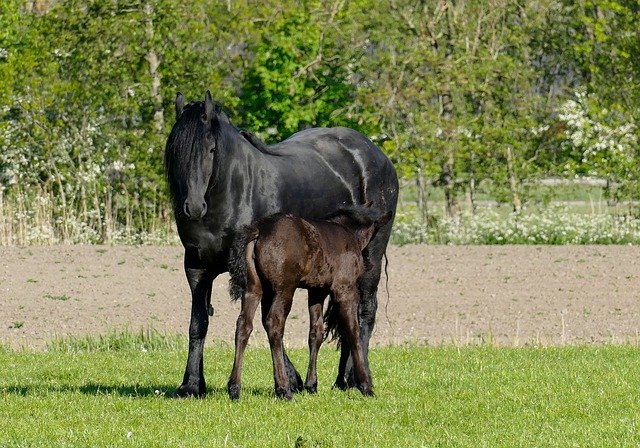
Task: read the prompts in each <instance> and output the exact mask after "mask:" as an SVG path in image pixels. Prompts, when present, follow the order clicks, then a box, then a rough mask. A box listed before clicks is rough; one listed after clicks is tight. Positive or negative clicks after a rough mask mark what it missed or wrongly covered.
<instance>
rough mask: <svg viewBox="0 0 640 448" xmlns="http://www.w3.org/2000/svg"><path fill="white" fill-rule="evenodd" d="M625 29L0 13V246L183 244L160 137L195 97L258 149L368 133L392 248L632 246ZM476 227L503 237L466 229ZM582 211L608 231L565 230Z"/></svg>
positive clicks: (141, 2) (93, 2)
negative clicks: (352, 131)
mask: <svg viewBox="0 0 640 448" xmlns="http://www.w3.org/2000/svg"><path fill="white" fill-rule="evenodd" d="M638 23H640V4H638V2H637V1H636V0H542V1H539V2H515V1H512V0H477V1H465V0H387V1H371V0H349V1H347V0H338V1H335V2H322V1H313V0H309V1H302V0H300V1H294V0H278V1H274V0H267V1H249V0H243V1H240V0H226V1H220V0H190V1H187V2H172V1H169V0H27V1H25V0H5V1H3V2H2V4H0V244H38V243H46V244H48V243H56V242H83V243H99V242H107V243H159V242H167V241H175V235H174V233H173V229H172V224H171V217H170V213H169V209H168V200H167V192H166V187H165V182H164V179H163V168H162V164H161V159H162V152H163V148H164V142H165V139H166V136H167V134H168V132H169V129H170V128H171V125H172V124H173V121H174V116H173V100H174V97H175V94H176V92H177V91H181V92H183V93H184V94H186V96H187V98H189V99H193V100H196V99H201V98H202V97H203V94H204V92H205V91H206V90H207V89H211V91H212V92H214V96H215V97H216V98H217V99H218V100H219V101H221V102H222V103H223V104H225V106H226V108H227V110H228V112H229V114H230V116H231V117H232V119H233V121H234V123H236V124H237V125H238V126H240V127H246V128H248V129H250V130H252V131H254V132H256V133H257V134H258V135H259V136H260V137H262V138H263V139H265V140H266V141H267V142H269V143H272V142H275V141H278V140H280V139H283V138H286V137H287V136H289V135H291V134H292V133H294V132H296V131H298V130H300V129H304V128H306V127H309V126H334V125H345V126H350V127H353V128H356V129H358V130H360V131H361V132H363V133H364V134H366V135H368V136H370V137H371V138H372V139H373V140H374V141H375V142H376V143H377V144H378V145H379V146H380V147H382V148H383V149H384V151H385V152H386V153H387V154H388V155H389V156H390V157H391V158H392V160H393V161H394V163H395V166H396V168H397V170H398V173H399V174H400V176H401V178H402V184H403V195H402V196H403V200H402V204H401V214H400V217H399V218H400V219H399V222H401V223H403V225H404V227H402V226H400V227H398V229H399V230H397V231H396V235H395V236H394V238H395V241H396V242H400V243H402V242H420V241H428V242H453V243H456V242H457V243H468V242H547V243H549V242H556V243H567V242H589V241H590V242H637V241H638V239H637V236H635V235H636V233H634V232H636V230H634V229H636V228H638V227H640V225H639V224H638V222H637V218H636V215H637V211H636V203H635V202H634V199H635V198H637V197H638V191H639V187H640V183H639V180H638V173H640V166H639V164H640V158H639V155H638V144H639V136H640V130H639V129H638V125H637V122H638V120H639V119H640V83H639V82H638V79H639V77H640V68H639V67H640V65H639V64H640V63H639V62H638V61H640V31H639V29H638V26H637V24H638ZM575 185H578V186H579V189H578V190H575V189H574V190H572V189H573V188H574V187H575ZM560 200H561V201H569V202H568V203H565V204H564V208H562V207H561V208H558V207H555V206H554V207H551V206H550V204H553V203H556V202H557V201H560ZM501 204H503V205H504V206H503V207H501V208H499V209H498V211H495V210H494V211H489V212H482V209H486V208H487V207H488V206H490V207H492V208H494V207H495V206H496V205H501ZM479 210H480V211H481V213H480V217H478V216H479V215H478V213H477V212H478V211H479ZM542 212H544V213H547V218H548V219H550V220H551V221H552V224H550V225H549V226H548V227H549V228H551V229H552V230H553V233H554V235H556V236H552V237H542V236H540V237H533V239H532V238H531V234H532V233H535V232H536V231H535V230H534V229H533V227H532V226H533V224H530V222H531V220H532V219H534V220H535V218H531V215H532V214H533V215H539V214H540V213H542ZM482 213H485V215H482ZM486 213H489V215H491V216H494V217H495V226H497V228H498V227H499V228H501V229H503V230H501V231H497V232H498V233H500V232H502V237H501V238H502V239H498V237H497V236H496V235H495V234H494V233H495V232H494V233H492V232H491V231H489V233H490V235H489V237H488V238H484V237H483V238H480V237H478V235H475V236H472V237H470V238H466V237H465V238H462V237H460V236H459V235H461V234H468V232H469V231H470V230H469V229H475V228H476V227H477V226H476V227H474V226H475V224H474V222H477V221H479V222H486V221H487V220H488V221H489V222H492V223H493V222H494V221H492V220H493V219H494V218H490V217H489V218H488V217H487V216H488V215H486ZM576 214H577V215H579V216H578V217H575V216H574V217H572V216H573V215H576ZM595 215H604V217H598V218H597V219H600V221H598V222H599V223H601V224H595V225H592V226H591V227H590V228H593V229H595V230H594V232H596V233H597V232H598V231H599V230H598V229H600V227H599V226H601V227H602V226H604V228H605V229H608V228H613V229H614V230H615V231H614V232H613V233H615V234H620V235H622V236H620V237H619V238H618V239H616V238H608V237H606V238H602V239H600V240H597V241H595V240H594V237H595V235H593V232H592V233H590V234H588V235H586V236H583V237H576V238H574V236H570V237H566V238H565V237H564V236H563V235H565V234H567V232H568V233H569V234H571V235H573V234H572V233H571V229H570V225H569V224H567V225H568V226H569V227H566V226H565V224H563V223H566V222H569V221H571V220H572V219H574V220H577V221H578V222H582V221H580V220H586V221H591V220H592V218H593V217H594V216H595ZM619 222H623V223H625V224H624V225H623V227H620V226H619ZM509 223H511V224H509ZM514 223H515V224H514ZM629 223H630V224H629ZM513 226H516V227H517V228H520V229H521V228H525V227H526V228H527V229H528V228H529V227H532V228H531V229H530V230H526V232H525V233H524V234H518V235H519V236H518V237H517V238H514V239H509V238H507V239H506V240H505V238H504V237H505V235H507V233H508V232H507V230H504V229H507V228H512V227H513ZM527 226H529V227H527ZM624 226H627V227H624ZM403 229H404V230H403ZM465 229H466V230H465ZM625 229H626V230H625ZM465 232H466V233H465ZM563 232H564V233H563ZM616 232H617V233H616ZM485 233H486V232H485ZM516 233H517V232H516ZM538 233H539V232H538ZM452 235H453V236H452ZM456 235H457V236H456Z"/></svg>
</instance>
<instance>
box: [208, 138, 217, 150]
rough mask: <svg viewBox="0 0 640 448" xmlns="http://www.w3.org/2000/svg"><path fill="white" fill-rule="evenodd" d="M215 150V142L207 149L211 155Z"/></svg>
mask: <svg viewBox="0 0 640 448" xmlns="http://www.w3.org/2000/svg"><path fill="white" fill-rule="evenodd" d="M215 150H216V141H215V140H214V141H212V142H211V146H210V147H209V152H210V153H213V152H214V151H215Z"/></svg>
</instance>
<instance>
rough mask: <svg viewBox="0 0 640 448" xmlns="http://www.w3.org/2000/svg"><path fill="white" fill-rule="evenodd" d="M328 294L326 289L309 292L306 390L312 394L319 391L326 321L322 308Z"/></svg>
mask: <svg viewBox="0 0 640 448" xmlns="http://www.w3.org/2000/svg"><path fill="white" fill-rule="evenodd" d="M327 295H328V293H327V291H325V290H324V289H310V290H309V368H308V369H307V379H306V380H305V382H304V388H305V389H306V390H307V391H308V392H310V393H312V394H313V393H316V392H317V390H318V373H317V370H316V365H317V361H318V351H319V350H320V346H321V345H322V340H323V339H324V319H323V316H322V306H323V305H324V299H325V298H326V297H327Z"/></svg>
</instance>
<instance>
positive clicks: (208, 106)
mask: <svg viewBox="0 0 640 448" xmlns="http://www.w3.org/2000/svg"><path fill="white" fill-rule="evenodd" d="M216 109H218V110H216ZM219 111H220V106H218V107H217V108H216V104H215V103H214V102H213V98H211V92H210V91H208V90H207V93H205V95H204V113H205V115H206V116H207V122H210V121H211V120H213V117H214V115H216V114H217V113H218V112H219Z"/></svg>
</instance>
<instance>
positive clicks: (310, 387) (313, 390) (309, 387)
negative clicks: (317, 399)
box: [304, 383, 318, 394]
mask: <svg viewBox="0 0 640 448" xmlns="http://www.w3.org/2000/svg"><path fill="white" fill-rule="evenodd" d="M304 388H305V390H306V391H307V392H308V393H310V394H317V393H318V383H314V384H305V385H304Z"/></svg>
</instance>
